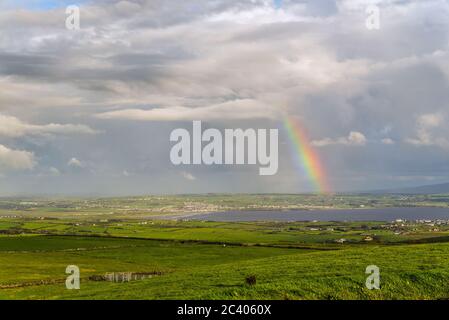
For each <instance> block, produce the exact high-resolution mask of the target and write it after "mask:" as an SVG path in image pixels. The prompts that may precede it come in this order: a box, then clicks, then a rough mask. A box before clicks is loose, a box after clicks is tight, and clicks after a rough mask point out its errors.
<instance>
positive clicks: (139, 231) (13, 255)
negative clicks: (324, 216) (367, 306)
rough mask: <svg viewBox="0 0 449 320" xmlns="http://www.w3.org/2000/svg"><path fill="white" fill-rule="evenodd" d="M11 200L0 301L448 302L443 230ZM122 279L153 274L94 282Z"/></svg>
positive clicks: (0, 252)
mask: <svg viewBox="0 0 449 320" xmlns="http://www.w3.org/2000/svg"><path fill="white" fill-rule="evenodd" d="M181 199H183V198H181ZM8 201H9V202H8V205H11V207H9V208H5V207H3V209H2V210H3V213H2V214H3V215H2V217H1V219H0V299H449V287H448V286H447V282H448V280H449V241H448V240H449V226H448V225H447V224H443V225H439V226H438V229H436V228H434V227H431V226H429V225H426V224H422V225H416V224H403V225H397V224H393V223H389V224H385V223H381V222H369V223H367V222H364V223H357V222H353V223H343V222H342V223H337V222H333V223H325V222H315V223H312V222H294V223H281V222H278V223H276V222H252V223H248V222H235V223H217V222H201V221H197V222H194V221H183V220H179V221H178V220H174V219H171V220H153V219H151V217H147V218H145V219H143V218H142V216H141V212H140V211H139V213H137V214H136V216H130V215H129V214H127V215H126V218H123V217H121V216H122V213H119V214H118V215H110V216H108V218H104V217H103V216H100V217H99V216H98V214H99V213H102V212H106V211H108V210H109V211H111V210H112V211H118V209H117V208H115V209H114V202H116V201H119V200H117V199H114V200H111V203H110V204H109V207H108V208H107V209H105V208H103V209H102V210H98V212H96V213H95V212H94V211H95V209H93V208H90V209H89V210H90V211H92V212H93V214H85V215H81V216H75V217H74V216H73V213H76V212H78V213H80V212H84V211H85V210H86V209H85V208H84V209H83V208H80V207H79V210H78V211H77V210H76V208H77V206H78V204H79V201H80V200H76V203H70V202H69V201H68V200H64V201H67V203H66V204H67V208H69V209H68V211H69V212H70V214H69V215H66V214H65V212H64V211H63V210H62V211H58V210H59V209H58V208H59V207H58V206H60V202H59V203H58V205H55V204H53V205H50V204H49V202H48V200H46V201H47V202H44V201H42V203H45V205H44V206H43V207H40V206H39V204H38V205H36V203H38V202H35V203H34V207H33V206H31V205H30V206H31V207H30V208H26V209H24V208H23V205H20V203H23V201H21V202H20V203H18V200H11V199H9V200H8ZM14 201H16V204H15V205H14ZM90 201H94V200H90ZM101 201H105V200H101ZM177 201H180V203H181V200H179V199H178V200H177ZM184 201H185V199H184ZM189 201H190V200H189ZM245 201H247V200H245ZM277 201H280V200H277ZM351 201H352V200H351ZM55 203H56V202H55ZM3 204H4V203H3ZM211 204H213V203H212V202H211ZM115 205H117V206H119V207H120V208H122V207H123V202H121V203H120V204H115ZM89 210H87V211H89ZM139 210H143V209H142V207H140V209H139ZM58 212H59V213H60V215H59V217H58V215H57V213H58ZM171 214H173V213H167V216H171ZM368 238H369V241H367V239H368ZM339 239H345V242H344V243H343V244H341V243H338V241H337V240H339ZM68 265H76V266H78V267H79V268H80V271H81V289H80V290H68V289H66V286H65V279H66V277H67V276H68V275H67V274H65V270H66V267H67V266H68ZM369 265H376V266H378V267H379V268H380V274H381V289H380V290H368V289H367V288H366V287H365V280H366V278H367V276H368V275H367V274H365V269H366V267H367V266H369ZM120 272H128V273H137V274H139V273H144V274H151V277H149V278H145V279H140V280H134V281H130V282H123V283H116V282H110V281H103V280H98V277H99V276H104V275H105V274H108V273H120ZM249 276H255V278H256V284H249V283H247V281H246V278H247V277H249Z"/></svg>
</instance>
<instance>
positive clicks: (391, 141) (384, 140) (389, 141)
mask: <svg viewBox="0 0 449 320" xmlns="http://www.w3.org/2000/svg"><path fill="white" fill-rule="evenodd" d="M382 143H383V144H386V145H393V144H395V143H396V142H394V140H393V139H391V138H385V139H382Z"/></svg>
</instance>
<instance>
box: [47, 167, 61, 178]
mask: <svg viewBox="0 0 449 320" xmlns="http://www.w3.org/2000/svg"><path fill="white" fill-rule="evenodd" d="M48 172H49V173H50V175H52V176H55V177H56V176H59V175H61V172H60V171H59V170H58V169H57V168H55V167H50V168H49V169H48Z"/></svg>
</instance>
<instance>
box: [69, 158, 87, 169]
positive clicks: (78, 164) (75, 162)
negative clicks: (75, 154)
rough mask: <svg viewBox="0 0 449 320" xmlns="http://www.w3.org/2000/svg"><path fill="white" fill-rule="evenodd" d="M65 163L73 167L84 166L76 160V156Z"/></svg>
mask: <svg viewBox="0 0 449 320" xmlns="http://www.w3.org/2000/svg"><path fill="white" fill-rule="evenodd" d="M67 165H68V166H69V167H75V168H84V163H83V162H81V161H80V160H78V159H77V158H72V159H70V160H69V162H67Z"/></svg>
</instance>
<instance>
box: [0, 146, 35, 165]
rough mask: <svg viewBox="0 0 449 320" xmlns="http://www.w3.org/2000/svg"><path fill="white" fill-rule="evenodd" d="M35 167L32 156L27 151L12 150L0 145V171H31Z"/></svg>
mask: <svg viewBox="0 0 449 320" xmlns="http://www.w3.org/2000/svg"><path fill="white" fill-rule="evenodd" d="M35 165H36V160H35V158H34V154H33V153H32V152H28V151H22V150H12V149H9V148H7V147H5V146H4V145H0V170H1V171H10V170H11V171H16V170H29V169H33V168H34V166H35Z"/></svg>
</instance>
